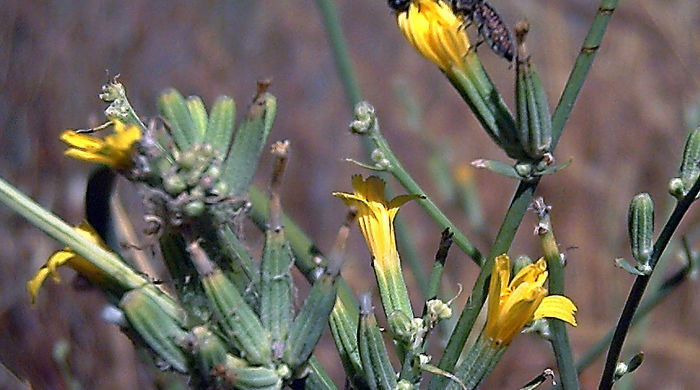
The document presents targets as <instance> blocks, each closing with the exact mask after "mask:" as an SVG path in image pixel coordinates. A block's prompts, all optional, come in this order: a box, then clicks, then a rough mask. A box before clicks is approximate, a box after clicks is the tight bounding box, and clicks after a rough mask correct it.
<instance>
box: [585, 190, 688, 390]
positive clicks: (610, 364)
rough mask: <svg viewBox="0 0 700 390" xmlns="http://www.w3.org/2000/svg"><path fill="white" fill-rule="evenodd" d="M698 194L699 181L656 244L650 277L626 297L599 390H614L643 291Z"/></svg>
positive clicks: (638, 282)
mask: <svg viewBox="0 0 700 390" xmlns="http://www.w3.org/2000/svg"><path fill="white" fill-rule="evenodd" d="M698 192H700V180H697V181H696V182H695V184H694V185H693V187H692V188H691V189H690V191H688V194H686V196H684V197H683V198H682V199H681V200H679V201H678V203H677V204H676V207H675V209H674V210H673V213H672V214H671V216H670V217H669V219H668V221H667V222H666V225H665V226H664V228H663V230H662V231H661V234H660V235H659V238H658V239H657V240H656V243H655V244H654V250H653V252H652V254H651V258H650V259H649V265H650V266H651V272H650V273H649V274H648V275H641V276H638V277H637V279H636V280H635V281H634V284H633V285H632V289H631V290H630V293H629V296H628V297H627V302H626V303H625V307H624V309H623V310H622V314H621V315H620V320H619V321H618V323H617V327H616V328H615V334H614V335H613V339H612V342H611V343H610V349H609V350H608V356H607V358H606V361H605V369H604V370H603V377H602V378H601V380H600V385H599V387H598V388H599V389H600V390H607V389H610V388H612V383H613V377H614V374H615V367H616V366H617V361H618V359H619V357H620V352H621V351H622V344H623V343H624V342H625V337H626V336H627V332H628V331H629V328H630V326H631V325H632V319H633V318H634V314H635V312H636V311H637V308H638V306H639V302H640V301H641V299H642V296H643V295H644V290H645V289H646V287H647V284H648V283H649V279H650V278H651V275H652V273H653V271H654V268H656V264H657V263H658V262H659V259H660V258H661V255H662V254H663V252H664V250H665V249H666V246H668V242H669V241H670V240H671V236H673V233H674V232H675V231H676V229H677V228H678V225H679V224H680V223H681V220H682V219H683V216H684V215H685V213H686V212H687V211H688V209H689V208H690V205H691V204H692V203H693V201H694V200H695V197H696V196H697V195H698Z"/></svg>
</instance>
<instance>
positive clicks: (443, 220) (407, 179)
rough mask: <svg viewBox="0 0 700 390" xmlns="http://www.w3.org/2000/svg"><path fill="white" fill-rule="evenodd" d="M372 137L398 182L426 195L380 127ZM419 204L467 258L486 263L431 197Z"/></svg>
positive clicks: (411, 190) (420, 201) (375, 128)
mask: <svg viewBox="0 0 700 390" xmlns="http://www.w3.org/2000/svg"><path fill="white" fill-rule="evenodd" d="M375 122H376V121H375ZM370 137H371V138H372V140H373V141H374V143H375V144H376V145H377V147H378V148H380V149H381V151H382V152H383V155H384V158H386V159H387V160H389V167H388V168H387V169H388V170H389V172H391V174H392V175H393V176H394V177H395V178H396V180H398V181H399V182H400V183H401V185H402V186H404V188H406V190H407V191H408V192H410V193H413V194H425V192H424V191H423V189H422V188H421V187H420V186H419V185H418V183H416V181H415V180H413V178H412V177H411V175H410V174H409V173H408V172H407V171H406V169H405V168H404V167H403V166H402V165H401V162H400V161H399V159H398V158H397V157H396V155H395V154H394V152H393V151H392V150H391V147H389V143H388V142H387V140H386V138H384V136H383V135H382V133H381V130H380V129H379V126H378V125H376V126H374V127H373V128H372V130H371V133H370ZM418 203H419V204H420V205H421V207H422V208H423V210H425V212H426V213H427V214H428V215H429V216H430V217H431V218H432V219H433V220H434V221H435V222H436V223H437V224H438V225H439V226H440V228H441V229H450V231H451V232H452V233H453V234H454V236H453V240H454V243H455V244H457V246H458V247H460V248H461V249H462V250H463V251H464V253H466V254H467V256H469V257H471V259H472V260H474V262H475V263H476V264H477V265H479V266H481V265H482V264H483V263H484V257H483V255H482V254H481V252H479V250H478V249H476V247H474V245H472V243H471V242H470V241H469V239H468V238H467V236H466V235H464V233H462V231H461V230H460V229H459V228H458V227H457V226H455V224H454V223H452V221H450V219H449V218H447V216H446V215H445V214H444V213H443V212H442V211H441V210H440V209H439V208H438V207H437V205H435V203H434V202H433V201H432V200H431V199H430V198H429V197H427V196H426V197H425V198H424V199H420V200H418Z"/></svg>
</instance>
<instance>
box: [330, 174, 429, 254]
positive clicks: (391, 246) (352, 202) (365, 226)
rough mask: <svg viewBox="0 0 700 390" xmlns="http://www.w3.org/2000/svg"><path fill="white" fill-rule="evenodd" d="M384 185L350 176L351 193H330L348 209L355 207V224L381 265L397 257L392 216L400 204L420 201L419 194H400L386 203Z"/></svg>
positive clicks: (373, 180)
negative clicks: (352, 191)
mask: <svg viewBox="0 0 700 390" xmlns="http://www.w3.org/2000/svg"><path fill="white" fill-rule="evenodd" d="M385 186H386V183H384V181H383V180H382V179H380V178H378V177H376V176H370V177H368V178H367V180H363V179H362V176H360V175H355V176H353V177H352V188H353V190H354V193H352V194H349V193H346V192H334V193H333V195H335V196H337V197H339V198H340V199H342V200H343V201H344V202H345V204H347V205H348V206H355V207H356V208H357V222H358V224H359V225H360V230H361V231H362V235H364V237H365V240H366V241H367V246H368V247H369V250H370V252H371V253H372V257H373V258H374V261H375V262H379V263H383V262H386V261H390V259H392V258H395V257H397V255H396V253H397V251H396V239H395V238H394V217H396V213H397V212H398V211H399V207H401V206H402V205H403V204H404V203H406V202H408V201H409V200H412V199H416V198H420V195H400V196H397V197H396V198H394V199H392V200H390V201H387V200H386V198H385V197H384V187H385Z"/></svg>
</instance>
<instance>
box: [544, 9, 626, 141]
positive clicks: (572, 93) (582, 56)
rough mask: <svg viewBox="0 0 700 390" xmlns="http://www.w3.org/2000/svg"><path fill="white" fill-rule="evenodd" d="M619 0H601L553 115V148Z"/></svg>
mask: <svg viewBox="0 0 700 390" xmlns="http://www.w3.org/2000/svg"><path fill="white" fill-rule="evenodd" d="M618 2H619V0H601V2H600V5H599V6H598V12H597V14H596V16H595V18H594V19H593V23H591V27H590V29H589V30H588V34H587V35H586V39H585V40H584V41H583V46H582V47H581V51H580V52H579V54H578V57H576V62H575V63H574V67H573V69H572V70H571V73H570V74H569V79H568V80H567V81H566V86H565V87H564V91H563V92H562V94H561V97H560V98H559V103H558V104H557V108H556V109H555V110H554V114H553V115H552V149H554V147H555V146H556V145H557V142H559V138H560V137H561V133H562V130H563V129H564V125H565V124H566V121H567V120H568V119H569V115H570V114H571V110H572V109H573V108H574V103H575V102H576V98H577V97H578V94H579V92H581V87H582V86H583V82H584V81H585V80H586V76H587V75H588V71H589V70H590V69H591V65H592V64H593V60H594V59H595V55H596V53H597V52H598V49H599V48H600V43H601V42H602V40H603V36H604V35H605V30H606V28H607V26H608V22H609V21H610V18H611V17H612V14H613V12H614V11H615V8H617V3H618Z"/></svg>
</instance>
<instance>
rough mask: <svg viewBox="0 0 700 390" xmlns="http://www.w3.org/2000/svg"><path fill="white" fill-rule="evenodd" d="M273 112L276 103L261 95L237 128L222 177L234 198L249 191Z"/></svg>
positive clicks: (270, 98)
mask: <svg viewBox="0 0 700 390" xmlns="http://www.w3.org/2000/svg"><path fill="white" fill-rule="evenodd" d="M276 112H277V100H276V99H275V97H274V96H272V95H271V94H269V93H267V92H263V93H261V94H259V95H258V96H257V97H256V98H255V100H254V101H253V103H252V104H251V105H250V108H249V109H248V113H247V114H246V117H245V119H243V122H242V123H241V124H240V126H239V127H238V131H237V132H236V136H235V138H234V140H233V145H232V146H231V150H230V152H229V154H228V156H227V158H226V161H225V162H224V173H223V175H222V178H223V180H225V181H226V183H228V184H229V187H230V188H231V193H232V194H233V195H234V196H237V195H242V194H244V193H245V192H246V191H248V187H249V186H250V183H251V181H252V179H253V174H254V173H255V170H256V168H257V166H258V160H259V159H260V154H261V153H262V149H263V146H264V145H265V142H266V141H267V137H268V135H270V130H271V129H272V124H273V122H274V120H275V114H276Z"/></svg>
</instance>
